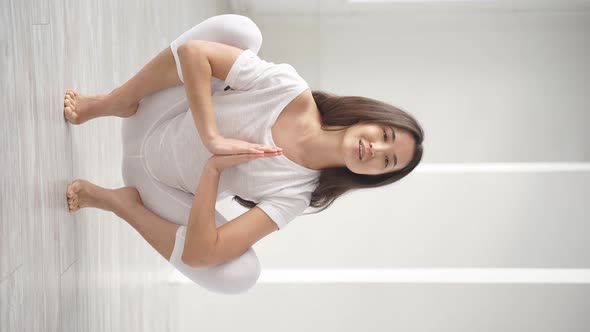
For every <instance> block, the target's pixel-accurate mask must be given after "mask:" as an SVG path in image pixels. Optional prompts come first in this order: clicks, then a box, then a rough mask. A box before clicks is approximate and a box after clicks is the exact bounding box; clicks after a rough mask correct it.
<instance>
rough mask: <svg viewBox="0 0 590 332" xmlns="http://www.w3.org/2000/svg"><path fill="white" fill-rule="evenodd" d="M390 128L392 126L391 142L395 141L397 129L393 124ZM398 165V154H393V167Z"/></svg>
mask: <svg viewBox="0 0 590 332" xmlns="http://www.w3.org/2000/svg"><path fill="white" fill-rule="evenodd" d="M389 128H391V138H392V141H391V143H395V130H393V126H389ZM396 165H397V156H396V155H395V154H394V155H393V167H392V168H395V166H396Z"/></svg>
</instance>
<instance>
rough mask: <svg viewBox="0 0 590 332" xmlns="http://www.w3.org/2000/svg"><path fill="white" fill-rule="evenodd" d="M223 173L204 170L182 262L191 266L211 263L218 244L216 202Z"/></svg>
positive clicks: (194, 204) (189, 223) (193, 207)
mask: <svg viewBox="0 0 590 332" xmlns="http://www.w3.org/2000/svg"><path fill="white" fill-rule="evenodd" d="M220 176H221V172H219V171H218V170H216V169H214V168H212V167H208V164H207V165H206V166H205V167H204V168H203V172H202V173H201V178H200V180H199V185H198V186H197V191H196V192H195V197H194V198H193V204H192V206H191V211H190V214H189V222H188V225H187V227H186V237H185V242H184V251H183V252H182V257H181V259H182V261H183V262H184V263H185V264H187V265H189V266H204V265H205V264H206V263H207V262H209V261H210V256H211V254H212V251H213V248H214V247H215V244H216V242H217V238H218V234H217V226H216V225H215V202H216V200H217V187H218V186H219V177H220Z"/></svg>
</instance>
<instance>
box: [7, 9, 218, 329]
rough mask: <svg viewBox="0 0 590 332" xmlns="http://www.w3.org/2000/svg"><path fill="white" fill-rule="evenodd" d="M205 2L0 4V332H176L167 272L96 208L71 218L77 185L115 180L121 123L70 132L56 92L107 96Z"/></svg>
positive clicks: (208, 12)
mask: <svg viewBox="0 0 590 332" xmlns="http://www.w3.org/2000/svg"><path fill="white" fill-rule="evenodd" d="M216 6H220V5H219V4H217V2H216V1H206V0H183V1H173V2H172V1H170V2H169V1H143V0H131V1H118V0H100V1H90V0H81V1H79V0H76V1H74V0H58V1H48V0H34V1H20V0H1V8H0V25H1V29H0V34H1V36H0V42H1V43H2V44H1V50H2V54H1V55H0V57H1V58H2V64H1V66H0V68H1V72H2V74H1V77H2V79H1V82H2V86H1V90H2V105H1V106H2V110H1V111H0V143H1V146H2V147H1V149H2V157H1V158H0V166H1V167H0V169H1V170H2V172H3V174H2V177H1V179H2V183H1V185H0V189H1V193H0V197H1V202H0V203H1V209H0V213H1V215H0V224H1V229H0V230H1V232H0V246H1V247H0V249H1V251H0V253H1V255H0V309H1V310H0V314H1V316H0V331H2V332H9V331H10V332H13V331H14V332H16V331H19V332H20V331H35V332H37V331H160V332H161V331H175V330H176V324H175V319H173V318H172V317H173V316H172V315H171V313H173V312H175V310H176V308H177V304H176V300H175V297H174V293H173V292H170V291H169V288H168V287H169V286H168V285H167V283H166V282H163V280H164V279H166V278H167V276H168V273H169V272H170V271H171V269H172V267H171V265H170V264H168V262H166V261H165V260H164V259H163V258H161V257H160V256H159V255H158V254H157V252H156V251H155V250H153V249H152V248H151V247H150V246H149V244H148V243H147V242H145V241H144V240H143V239H142V238H141V237H140V236H139V235H138V234H137V233H136V232H135V231H134V230H133V229H132V228H131V227H130V226H128V225H127V224H126V223H124V222H122V221H121V220H120V219H118V218H117V217H116V216H115V215H114V214H112V213H107V212H104V211H101V210H96V209H90V210H81V211H80V212H78V213H70V212H68V209H67V202H66V199H65V189H66V186H67V184H68V183H71V182H72V181H73V180H74V179H76V178H84V179H87V180H89V181H91V182H94V183H96V184H99V185H101V186H104V187H108V188H116V187H121V186H123V182H122V179H121V171H120V164H121V152H122V151H121V141H120V119H118V118H100V119H96V120H94V121H91V122H88V123H85V124H83V125H82V126H72V125H71V124H69V123H67V122H66V121H65V120H64V118H63V114H62V111H63V92H64V90H65V88H74V89H77V90H78V91H79V92H81V93H88V94H98V93H108V92H110V91H111V90H112V89H113V88H115V87H117V86H119V85H120V84H122V83H123V82H125V81H126V80H128V79H129V78H130V77H131V76H132V75H133V74H135V73H136V72H137V71H138V70H139V69H140V68H141V67H142V66H143V65H144V64H145V63H147V61H149V59H151V58H152V57H153V56H155V55H156V54H157V53H158V52H159V51H161V50H162V49H164V48H165V47H167V46H168V45H169V42H170V41H172V40H173V39H174V38H176V37H177V36H178V35H180V34H181V33H182V32H184V31H185V30H187V29H188V28H190V27H192V26H193V25H195V24H197V23H198V22H200V21H201V20H203V19H205V18H207V17H209V16H212V15H215V14H218V13H220V12H219V10H220V9H219V8H218V7H216Z"/></svg>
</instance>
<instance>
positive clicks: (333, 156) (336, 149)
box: [298, 122, 346, 170]
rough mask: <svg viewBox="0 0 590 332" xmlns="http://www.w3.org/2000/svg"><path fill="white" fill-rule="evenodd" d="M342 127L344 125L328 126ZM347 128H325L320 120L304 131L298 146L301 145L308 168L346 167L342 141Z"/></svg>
mask: <svg viewBox="0 0 590 332" xmlns="http://www.w3.org/2000/svg"><path fill="white" fill-rule="evenodd" d="M328 128H329V129H342V128H343V127H328ZM344 132H345V130H339V131H330V130H323V129H322V128H321V124H320V123H319V122H314V125H313V126H312V127H311V128H310V129H309V130H308V131H307V132H306V133H304V135H303V137H302V139H301V141H300V143H299V144H298V146H300V147H301V151H300V153H301V156H302V157H301V158H302V160H303V161H304V164H305V165H307V166H306V167H307V168H311V169H314V170H322V169H325V168H334V167H344V166H345V165H346V163H345V161H344V159H343V157H342V143H343V141H344V139H343V138H344Z"/></svg>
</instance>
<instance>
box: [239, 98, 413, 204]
mask: <svg viewBox="0 0 590 332" xmlns="http://www.w3.org/2000/svg"><path fill="white" fill-rule="evenodd" d="M312 95H313V99H314V100H315V103H316V105H317V107H318V110H319V111H320V114H321V119H322V129H325V130H332V131H338V130H345V129H346V128H348V127H350V126H352V125H354V124H357V123H363V122H370V123H382V124H385V125H391V126H394V127H396V128H403V129H406V130H407V131H409V132H410V134H411V135H412V137H413V138H414V142H415V145H414V154H413V157H412V159H411V160H410V162H409V163H408V165H407V166H406V167H404V168H402V169H399V170H396V171H393V172H389V173H384V174H378V175H367V174H357V173H354V172H352V171H350V170H349V169H348V168H346V167H335V168H326V169H322V170H321V172H320V176H319V180H318V182H319V184H318V186H317V188H316V189H315V190H314V192H313V193H312V195H311V202H310V204H309V206H311V207H314V208H322V209H321V210H318V211H314V212H313V213H319V212H321V211H324V210H325V209H327V208H328V207H329V206H330V205H332V203H334V201H335V200H336V198H338V197H340V195H342V194H344V193H346V192H347V191H349V190H352V189H362V188H377V187H381V186H385V185H388V184H391V183H394V182H396V181H399V180H400V179H401V178H403V177H404V176H406V175H408V174H410V172H412V170H414V168H416V166H418V164H419V163H420V161H421V160H422V153H423V150H424V148H423V145H422V143H423V141H424V130H423V129H422V127H421V126H420V124H419V123H418V121H416V119H415V118H414V117H413V116H412V115H411V114H410V113H408V112H406V111H403V110H401V109H399V108H397V107H395V106H393V105H390V104H387V103H384V102H382V101H379V100H375V99H372V98H367V97H360V96H337V95H334V94H331V93H327V92H324V91H312ZM325 126H338V127H341V126H344V128H342V129H328V128H325ZM233 199H235V200H236V201H237V202H238V203H239V204H240V205H242V206H244V207H247V208H253V207H255V206H256V204H257V203H255V202H252V201H248V200H245V199H243V198H241V197H240V196H237V195H236V196H234V198H233Z"/></svg>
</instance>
